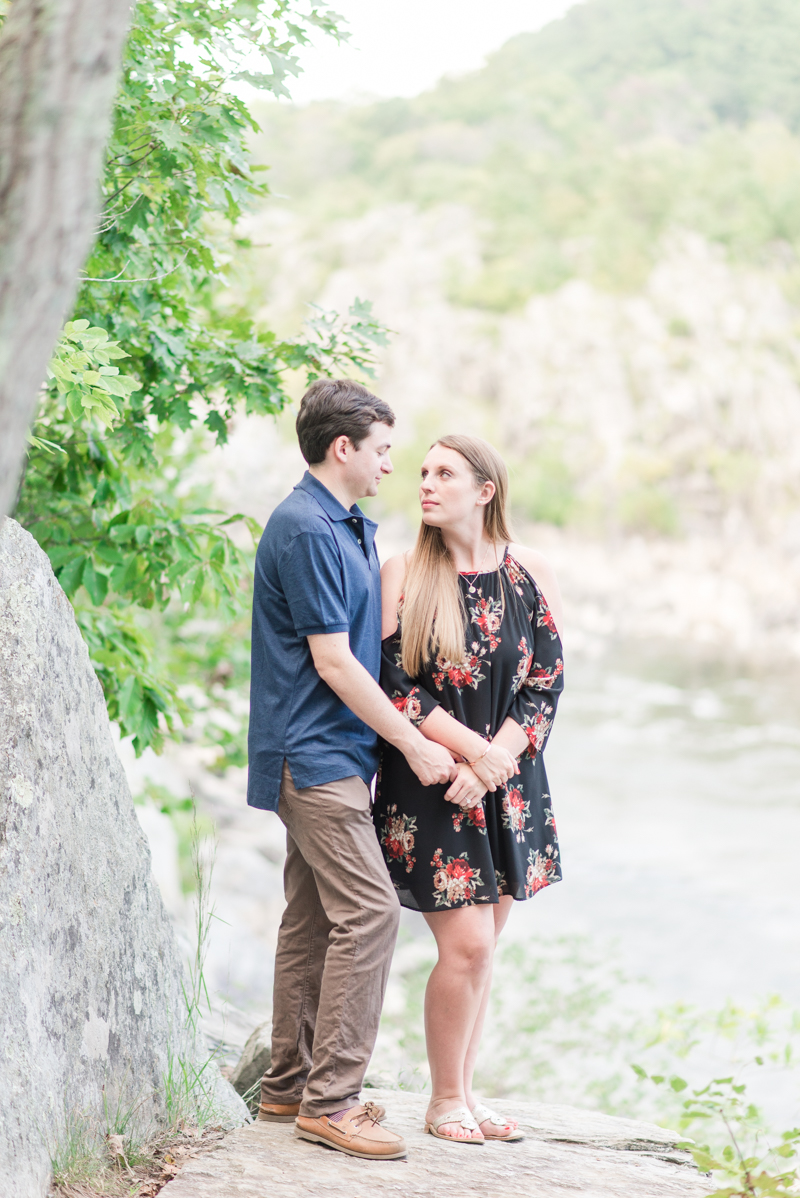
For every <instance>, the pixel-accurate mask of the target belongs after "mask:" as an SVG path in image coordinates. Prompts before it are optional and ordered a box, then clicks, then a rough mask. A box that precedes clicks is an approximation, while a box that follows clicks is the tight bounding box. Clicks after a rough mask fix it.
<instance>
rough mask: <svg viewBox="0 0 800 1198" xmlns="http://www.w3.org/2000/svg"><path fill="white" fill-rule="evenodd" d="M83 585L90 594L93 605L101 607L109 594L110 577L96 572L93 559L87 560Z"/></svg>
mask: <svg viewBox="0 0 800 1198" xmlns="http://www.w3.org/2000/svg"><path fill="white" fill-rule="evenodd" d="M83 585H84V586H85V587H86V590H87V591H88V592H89V597H90V599H91V600H92V603H95V604H97V606H98V607H99V606H100V604H101V603H102V602H103V600H104V599H105V597H106V595H107V594H108V577H107V576H106V575H105V574H102V573H100V572H99V571H98V570H95V568H94V564H93V563H92V560H91V558H89V559H87V561H86V565H85V567H84V570H83Z"/></svg>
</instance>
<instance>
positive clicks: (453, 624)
mask: <svg viewBox="0 0 800 1198" xmlns="http://www.w3.org/2000/svg"><path fill="white" fill-rule="evenodd" d="M435 445H442V446H443V447H444V448H445V449H454V450H455V452H456V453H460V454H461V456H462V458H464V459H465V461H466V462H467V463H468V465H469V467H470V469H471V470H472V473H473V475H474V476H475V485H476V486H477V487H478V488H480V487H482V486H483V484H484V483H487V482H492V483H494V486H495V492H494V495H493V496H492V498H491V499H490V500H489V502H488V503H487V504H486V507H485V508H484V509H483V522H484V523H483V527H484V531H485V533H486V535H487V536H488V538H489V540H490V541H491V542H492V544H493V545H498V544H501V545H506V544H507V543H508V542H509V541H510V540H511V533H510V531H509V527H508V515H507V512H506V502H507V496H508V471H507V470H506V465H505V462H504V461H503V459H502V458H501V457H500V454H499V453H498V452H497V450H496V449H495V448H494V446H492V445H490V444H489V442H488V441H484V440H482V439H481V438H480V437H466V436H460V435H455V436H452V437H440V438H439V440H438V441H434V443H433V445H432V446H431V449H433V448H434V446H435ZM498 568H499V563H498ZM466 620H467V614H466V611H465V610H464V600H463V598H462V595H461V588H460V587H459V585H458V574H457V571H456V565H455V562H454V561H453V556H452V554H451V553H450V550H449V549H448V548H447V546H446V545H445V543H444V537H443V536H442V533H441V529H438V528H434V527H432V526H431V525H429V524H425V523H424V522H423V523H422V525H421V526H420V530H419V536H418V537H417V543H416V545H415V546H414V548H413V550H412V552H411V557H410V559H409V562H408V566H407V568H406V576H405V582H404V584H403V611H402V631H401V639H400V657H401V663H402V666H403V669H404V670H405V672H406V674H408V675H409V677H410V678H417V677H419V675H420V674H421V673H422V670H423V668H424V666H425V665H426V663H427V662H428V661H431V660H433V659H435V658H436V657H438V656H441V657H444V658H446V659H447V660H448V661H450V662H452V663H453V664H454V665H457V664H460V663H461V662H463V660H464V653H465V645H464V633H465V630H466Z"/></svg>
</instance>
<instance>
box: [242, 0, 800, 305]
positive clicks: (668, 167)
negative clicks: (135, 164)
mask: <svg viewBox="0 0 800 1198" xmlns="http://www.w3.org/2000/svg"><path fill="white" fill-rule="evenodd" d="M799 23H800V10H798V8H797V6H796V5H795V4H793V3H792V0H771V2H770V3H769V5H764V4H759V3H756V2H755V0H711V2H709V3H707V4H702V5H697V4H692V3H689V2H688V0H682V2H681V3H679V4H674V3H672V2H671V0H644V2H642V0H590V2H588V3H585V4H578V5H575V6H574V8H572V9H571V10H570V12H569V13H568V14H567V16H566V17H565V18H564V19H563V20H561V21H556V22H553V23H551V24H550V25H548V26H546V27H545V28H544V29H543V30H541V31H539V32H538V33H531V34H522V35H520V36H518V37H516V38H514V39H512V40H511V41H510V42H509V43H507V45H506V46H504V47H503V48H502V49H500V50H499V51H497V52H496V53H495V54H493V55H491V56H490V57H489V59H488V62H487V65H486V66H485V67H484V68H483V69H482V70H480V71H477V72H474V73H473V74H470V75H467V76H463V77H460V78H455V79H445V80H443V81H442V82H441V83H440V84H438V85H437V87H435V88H433V89H432V90H431V91H430V92H427V93H425V94H423V95H421V96H418V97H416V98H413V99H397V100H386V101H382V102H380V103H377V104H374V105H371V106H359V107H357V108H352V109H343V108H342V107H341V106H334V105H323V104H319V105H315V106H313V107H312V108H311V109H302V110H300V109H298V110H290V109H287V108H282V107H279V106H276V105H272V106H270V107H266V106H265V107H264V108H263V109H262V110H260V115H261V119H262V121H263V124H264V129H265V132H264V134H263V135H262V137H261V138H259V137H258V136H256V137H255V138H254V145H255V152H256V157H257V159H259V160H260V158H262V157H264V155H265V154H266V153H267V152H268V153H269V155H270V161H271V162H272V163H273V164H274V176H275V183H276V187H277V189H278V190H280V191H281V192H282V193H284V194H287V195H290V196H291V197H292V200H293V202H294V204H295V205H296V206H297V207H298V208H299V209H300V210H301V211H302V212H303V213H304V214H305V217H306V219H307V221H308V222H309V224H311V225H312V226H313V225H319V224H320V223H321V222H322V221H326V220H330V219H331V218H338V217H344V216H354V215H360V214H361V213H362V212H363V211H364V210H365V209H366V208H368V207H372V206H376V205H379V204H389V203H398V202H404V203H412V204H415V205H418V206H420V207H422V208H426V207H430V206H432V205H437V204H450V203H453V202H457V203H459V204H463V205H466V206H467V207H469V208H470V209H471V210H472V211H473V212H474V214H475V216H476V218H477V221H476V225H477V228H478V229H479V232H480V237H481V241H482V259H483V261H482V266H481V268H480V269H478V270H477V271H475V270H474V269H473V268H472V267H471V266H467V265H462V266H461V267H460V269H456V270H455V271H454V274H453V280H452V284H451V298H452V299H453V301H454V302H456V303H460V304H464V305H467V306H470V307H478V308H484V309H489V310H494V311H506V310H509V309H514V308H517V307H519V306H521V305H522V304H524V303H525V302H526V300H527V299H528V298H529V297H530V296H531V295H532V294H534V293H536V292H546V291H551V290H553V289H554V288H556V287H558V286H559V285H560V284H562V283H564V282H565V281H566V280H568V279H571V278H575V277H582V278H588V279H590V280H591V281H592V282H594V283H595V284H597V285H598V286H600V287H602V288H605V289H610V290H614V291H623V292H627V291H635V290H637V289H638V288H639V287H640V286H641V285H642V283H643V281H644V279H645V278H646V276H647V273H648V272H649V270H650V268H651V266H652V264H653V262H654V261H655V258H656V256H657V254H658V250H659V243H660V242H661V241H662V239H663V238H664V236H665V235H666V234H667V233H668V232H669V231H670V230H672V229H675V228H681V229H686V228H689V229H692V230H695V231H697V232H699V233H701V234H703V236H704V237H706V238H708V239H709V240H711V241H712V242H716V243H717V244H718V245H720V246H721V247H722V248H723V249H724V250H725V252H726V253H729V254H730V255H732V256H733V257H734V258H736V259H740V260H745V261H750V262H763V261H764V259H765V258H767V259H769V260H770V261H777V262H779V263H781V264H782V270H783V272H784V275H785V281H786V284H787V286H788V287H789V288H790V289H796V288H797V287H798V279H800V273H798V267H797V257H798V251H800V139H798V136H797V134H798V131H800V85H799V84H798V76H797V71H796V63H795V55H794V50H793V47H794V46H795V45H796V42H797V37H798V34H800V27H799ZM321 170H322V171H324V173H325V176H326V179H327V181H328V186H326V188H325V189H320V188H319V187H318V186H317V181H318V178H319V172H320V171H321Z"/></svg>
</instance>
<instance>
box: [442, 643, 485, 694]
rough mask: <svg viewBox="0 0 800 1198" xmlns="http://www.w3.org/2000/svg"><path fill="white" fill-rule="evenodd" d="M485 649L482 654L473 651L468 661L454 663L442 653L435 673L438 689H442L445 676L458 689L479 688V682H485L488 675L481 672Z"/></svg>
mask: <svg viewBox="0 0 800 1198" xmlns="http://www.w3.org/2000/svg"><path fill="white" fill-rule="evenodd" d="M483 652H484V651H483V650H481V652H480V654H477V653H472V654H471V655H470V656H469V657H467V659H466V661H463V662H460V663H459V664H458V665H454V664H453V662H452V661H448V660H447V658H446V657H442V655H441V654H440V655H439V656H438V657H437V658H436V665H437V666H438V671H437V673H435V674H434V675H433V681H434V683H435V684H436V689H437V690H442V688H443V685H444V680H445V678H446V679H447V681H448V682H449V683H450V685H451V686H454V687H455V688H456V690H463V688H464V687H465V686H469V687H471V688H472V689H473V690H474V691H476V690H477V689H478V683H479V682H483V680H484V678H485V677H486V675H485V674H482V673H481V666H482V664H483V663H482V661H481V657H482V656H483Z"/></svg>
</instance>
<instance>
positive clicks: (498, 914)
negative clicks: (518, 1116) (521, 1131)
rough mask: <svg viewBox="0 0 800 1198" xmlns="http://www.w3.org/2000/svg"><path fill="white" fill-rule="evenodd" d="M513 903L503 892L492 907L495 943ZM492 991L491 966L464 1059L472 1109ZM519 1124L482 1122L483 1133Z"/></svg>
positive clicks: (504, 1130)
mask: <svg viewBox="0 0 800 1198" xmlns="http://www.w3.org/2000/svg"><path fill="white" fill-rule="evenodd" d="M513 903H514V900H513V898H512V897H511V895H510V894H503V895H501V896H500V901H499V903H498V904H497V906H496V907H492V911H493V912H494V943H495V945H496V944H497V941H498V938H499V936H500V933H501V932H502V930H503V928H504V927H505V925H506V921H507V920H508V917H509V915H510V914H511V907H512V906H513ZM492 959H493V960H494V953H492ZM491 992H492V972H491V968H490V970H489V977H488V978H487V980H486V985H485V987H484V990H483V997H482V999H481V1005H480V1007H479V1008H478V1015H477V1017H476V1019H475V1026H474V1027H473V1029H472V1036H471V1037H470V1042H469V1048H468V1049H467V1055H466V1058H465V1060H464V1094H465V1096H466V1099H467V1106H468V1107H469V1109H470V1110H472V1108H473V1107H474V1106H475V1103H476V1098H475V1095H474V1094H473V1092H472V1078H473V1074H474V1073H475V1062H476V1061H477V1059H478V1049H479V1048H480V1045H481V1037H482V1035H483V1025H484V1023H485V1021H486V1009H487V1007H488V1006H489V996H490V995H491ZM517 1126H518V1125H517V1123H516V1121H515V1120H514V1119H511V1120H510V1121H509V1122H508V1123H507V1124H506V1126H505V1127H494V1126H493V1125H492V1124H490V1123H486V1124H485V1125H484V1124H481V1131H482V1132H483V1134H484V1135H485V1136H491V1135H492V1134H494V1135H495V1136H497V1135H498V1133H499V1134H500V1135H505V1134H506V1133H507V1131H508V1130H511V1129H512V1128H515V1127H517Z"/></svg>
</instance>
